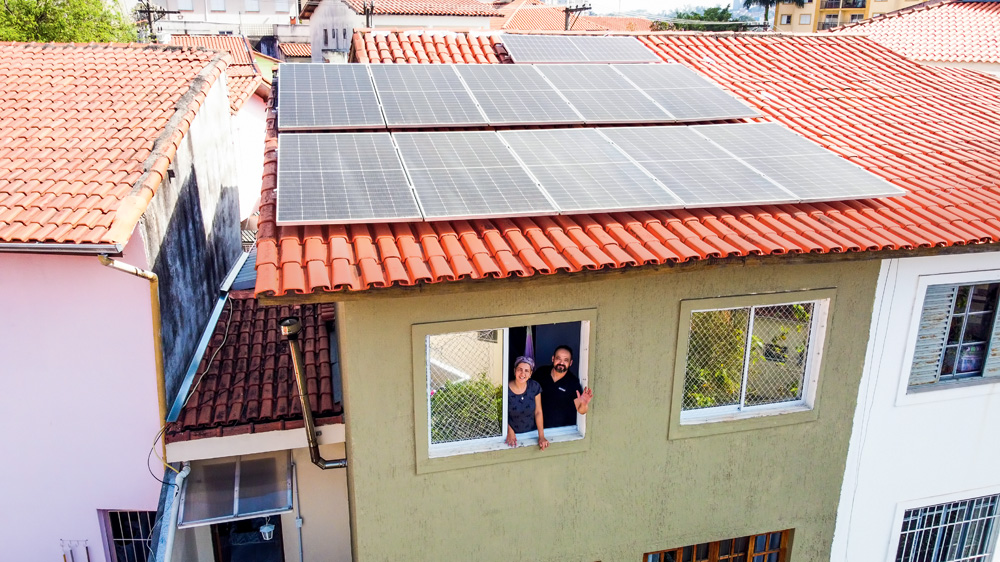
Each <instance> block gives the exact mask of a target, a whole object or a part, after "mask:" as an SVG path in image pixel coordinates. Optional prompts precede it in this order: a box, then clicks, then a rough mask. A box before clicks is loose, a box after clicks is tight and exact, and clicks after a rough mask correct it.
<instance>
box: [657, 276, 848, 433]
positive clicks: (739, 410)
mask: <svg viewBox="0 0 1000 562" xmlns="http://www.w3.org/2000/svg"><path fill="white" fill-rule="evenodd" d="M782 296H787V298H786V299H783V300H779V301H777V302H771V299H768V302H767V303H760V304H754V303H753V297H747V298H745V299H743V301H744V302H743V304H740V303H738V302H737V303H734V305H733V306H719V307H695V308H691V309H689V310H684V311H683V313H682V317H681V328H682V329H681V331H680V332H679V334H678V337H679V338H683V339H684V340H685V341H687V340H688V339H689V338H690V333H691V314H692V313H695V312H709V311H713V310H733V309H737V308H751V309H753V308H758V307H768V306H781V305H790V304H802V303H812V304H813V313H812V319H811V323H810V327H809V330H810V333H809V343H808V345H807V346H806V353H805V367H804V369H803V376H802V385H803V388H802V398H800V399H799V400H795V401H788V402H779V403H776V404H761V405H757V406H741V405H740V404H735V405H730V406H717V407H714V408H698V409H694V410H684V407H683V393H684V390H683V389H684V386H685V380H684V379H685V378H686V374H687V344H685V345H684V347H683V349H682V350H681V349H679V350H678V359H677V363H678V369H677V370H675V376H676V377H678V378H680V379H681V380H680V381H679V382H678V383H677V384H675V389H680V393H681V396H680V398H679V403H680V404H681V406H680V410H681V413H680V423H681V425H696V424H705V423H716V422H722V421H732V420H741V419H749V418H756V417H761V416H772V415H776V414H788V413H793V412H806V411H810V410H812V409H813V408H814V407H815V403H816V389H817V387H818V386H819V373H820V366H821V363H822V355H823V347H824V344H825V341H826V330H827V324H828V319H829V312H830V298H801V299H797V298H795V294H794V293H790V294H785V295H782ZM726 300H728V299H726ZM752 334H753V314H751V316H750V323H749V327H748V329H747V338H750V337H752ZM680 351H683V357H681V353H680ZM747 354H748V355H749V345H748V346H747ZM749 366H750V365H749V361H748V356H747V357H745V358H744V360H743V380H742V382H741V383H740V402H741V403H742V402H743V401H744V396H745V393H746V384H747V374H748V371H749ZM675 391H676V390H675Z"/></svg>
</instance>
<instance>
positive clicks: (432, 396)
mask: <svg viewBox="0 0 1000 562" xmlns="http://www.w3.org/2000/svg"><path fill="white" fill-rule="evenodd" d="M504 335H505V330H479V331H469V332H454V333H449V334H438V335H433V336H427V399H428V402H429V408H428V411H429V418H430V419H429V420H428V421H429V429H430V442H431V444H432V445H434V444H439V443H451V442H455V441H468V440H472V439H483V438H488V437H501V436H502V435H503V431H502V429H503V423H504V396H505V392H504V390H503V388H504V382H505V377H504V376H503V374H504V372H505V369H504V345H503V340H504Z"/></svg>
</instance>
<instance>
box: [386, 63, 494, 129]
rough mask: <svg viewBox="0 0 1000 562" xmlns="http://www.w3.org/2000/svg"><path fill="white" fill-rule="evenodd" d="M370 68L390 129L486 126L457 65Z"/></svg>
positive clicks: (388, 65)
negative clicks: (456, 67)
mask: <svg viewBox="0 0 1000 562" xmlns="http://www.w3.org/2000/svg"><path fill="white" fill-rule="evenodd" d="M370 68H371V73H372V78H374V79H375V88H376V89H377V90H378V96H379V100H380V101H381V103H382V109H383V111H384V112H385V122H386V124H388V125H389V126H390V127H416V126H430V127H433V126H439V125H485V124H486V118H485V117H483V114H482V113H481V112H480V111H479V108H478V107H477V106H476V102H475V100H473V99H472V96H470V95H469V92H468V91H467V90H466V89H465V86H464V85H463V84H462V81H461V80H460V79H459V77H458V74H456V73H455V68H454V65H440V64H379V65H374V66H371V67H370Z"/></svg>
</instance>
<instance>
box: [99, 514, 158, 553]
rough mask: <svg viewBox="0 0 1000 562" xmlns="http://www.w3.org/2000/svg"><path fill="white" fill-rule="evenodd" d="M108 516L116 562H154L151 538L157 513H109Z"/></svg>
mask: <svg viewBox="0 0 1000 562" xmlns="http://www.w3.org/2000/svg"><path fill="white" fill-rule="evenodd" d="M106 515H107V520H106V522H105V524H106V525H107V532H108V535H109V536H108V542H109V543H110V546H111V556H112V560H113V561H114V562H147V561H148V560H153V551H152V542H151V537H152V533H153V524H154V523H155V521H156V512H155V511H108V512H106Z"/></svg>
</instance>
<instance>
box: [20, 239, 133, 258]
mask: <svg viewBox="0 0 1000 562" xmlns="http://www.w3.org/2000/svg"><path fill="white" fill-rule="evenodd" d="M124 250H125V244H114V243H112V244H60V243H56V242H0V253H12V254H68V255H94V256H96V255H100V254H108V255H119V254H121V253H122V252H123V251H124Z"/></svg>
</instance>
